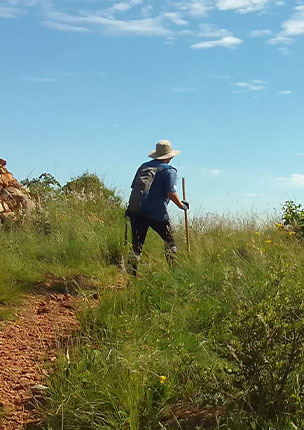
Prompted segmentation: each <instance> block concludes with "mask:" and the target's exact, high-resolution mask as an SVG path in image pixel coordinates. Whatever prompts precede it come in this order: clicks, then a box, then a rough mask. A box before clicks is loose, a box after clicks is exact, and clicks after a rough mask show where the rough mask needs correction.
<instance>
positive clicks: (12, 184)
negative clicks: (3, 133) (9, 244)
mask: <svg viewBox="0 0 304 430" xmlns="http://www.w3.org/2000/svg"><path fill="white" fill-rule="evenodd" d="M34 207H35V203H34V202H33V201H32V200H31V198H30V197H29V194H28V193H27V191H26V189H25V188H24V187H22V185H20V184H19V182H18V181H17V179H15V178H14V177H13V175H12V173H11V172H9V171H8V170H7V168H6V161H5V160H3V159H1V158H0V221H3V220H5V219H7V218H15V217H16V215H18V214H28V213H29V212H30V211H31V210H32V209H33V208H34Z"/></svg>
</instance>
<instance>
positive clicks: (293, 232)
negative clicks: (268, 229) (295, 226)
mask: <svg viewBox="0 0 304 430" xmlns="http://www.w3.org/2000/svg"><path fill="white" fill-rule="evenodd" d="M288 234H289V236H294V235H295V234H296V232H295V231H289V232H288Z"/></svg>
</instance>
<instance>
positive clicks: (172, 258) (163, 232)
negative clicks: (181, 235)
mask: <svg viewBox="0 0 304 430" xmlns="http://www.w3.org/2000/svg"><path fill="white" fill-rule="evenodd" d="M150 226H151V227H152V228H153V230H154V231H156V233H158V234H159V235H160V237H161V238H162V239H163V241H164V244H165V256H166V259H167V262H168V264H169V267H170V268H174V266H175V263H176V252H177V248H176V244H175V240H174V235H173V227H172V224H171V223H170V221H154V220H150Z"/></svg>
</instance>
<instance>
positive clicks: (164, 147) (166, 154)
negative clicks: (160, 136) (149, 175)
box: [149, 140, 180, 163]
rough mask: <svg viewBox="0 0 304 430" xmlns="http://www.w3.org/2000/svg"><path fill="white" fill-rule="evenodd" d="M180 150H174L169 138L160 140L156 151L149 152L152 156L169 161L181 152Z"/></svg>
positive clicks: (165, 161)
mask: <svg viewBox="0 0 304 430" xmlns="http://www.w3.org/2000/svg"><path fill="white" fill-rule="evenodd" d="M179 153H180V151H174V150H173V148H172V145H171V142H169V140H160V141H159V142H157V144H156V149H155V151H151V152H150V153H149V157H150V158H154V159H155V160H161V161H162V162H163V163H169V162H170V161H171V160H172V158H173V157H175V156H176V155H177V154H179Z"/></svg>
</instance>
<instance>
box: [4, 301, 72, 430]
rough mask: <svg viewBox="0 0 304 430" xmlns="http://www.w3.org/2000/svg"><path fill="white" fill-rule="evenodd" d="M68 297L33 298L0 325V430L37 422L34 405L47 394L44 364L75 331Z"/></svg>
mask: <svg viewBox="0 0 304 430" xmlns="http://www.w3.org/2000/svg"><path fill="white" fill-rule="evenodd" d="M76 303H77V299H76V298H74V297H72V296H71V295H69V294H66V293H63V294H40V295H32V296H30V298H29V299H28V300H27V301H26V303H25V304H24V306H23V307H22V309H21V310H20V311H19V312H18V313H17V317H16V320H15V321H14V322H2V323H1V325H0V430H21V429H25V428H26V425H28V424H34V423H38V422H40V419H39V416H37V412H36V411H35V405H37V402H39V401H41V400H43V395H44V393H45V392H46V391H47V387H46V384H47V376H48V372H47V367H46V363H47V362H48V363H55V362H56V360H57V355H58V350H59V348H58V346H59V345H60V344H61V343H62V341H67V340H68V338H69V336H71V335H72V333H73V332H74V331H75V330H76V329H77V319H76V317H75V310H74V307H75V306H76Z"/></svg>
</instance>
